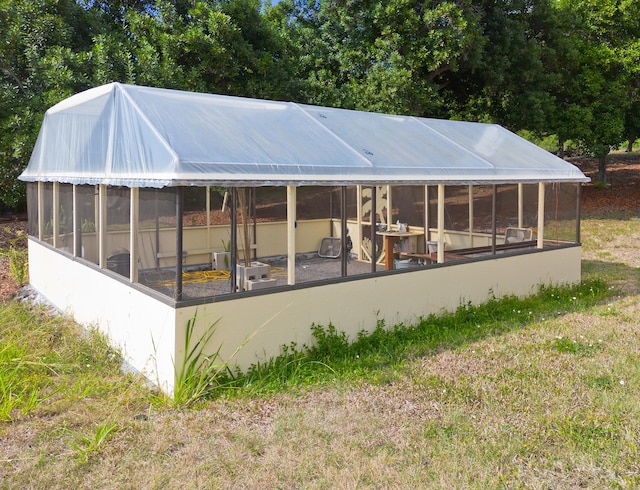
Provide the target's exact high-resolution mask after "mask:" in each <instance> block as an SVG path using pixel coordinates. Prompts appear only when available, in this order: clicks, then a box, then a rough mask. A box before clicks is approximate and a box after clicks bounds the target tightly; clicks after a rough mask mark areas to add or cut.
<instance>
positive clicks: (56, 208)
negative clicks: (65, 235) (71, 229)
mask: <svg viewBox="0 0 640 490" xmlns="http://www.w3.org/2000/svg"><path fill="white" fill-rule="evenodd" d="M52 212H53V213H52V219H53V248H58V245H59V244H58V241H59V239H58V229H59V227H60V183H59V182H54V183H53V209H52Z"/></svg>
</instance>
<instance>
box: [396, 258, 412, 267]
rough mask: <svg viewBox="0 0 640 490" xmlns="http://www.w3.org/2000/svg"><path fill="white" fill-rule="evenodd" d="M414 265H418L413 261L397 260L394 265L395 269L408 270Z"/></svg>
mask: <svg viewBox="0 0 640 490" xmlns="http://www.w3.org/2000/svg"><path fill="white" fill-rule="evenodd" d="M414 265H416V263H415V262H414V261H413V260H411V259H395V260H394V264H393V266H394V269H408V268H409V267H413V266H414Z"/></svg>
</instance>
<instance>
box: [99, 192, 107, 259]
mask: <svg viewBox="0 0 640 490" xmlns="http://www.w3.org/2000/svg"><path fill="white" fill-rule="evenodd" d="M98 203H99V205H100V206H99V208H100V209H99V211H98V221H99V226H98V265H99V266H100V268H101V269H104V268H105V267H106V266H107V186H106V185H104V184H100V185H99V186H98Z"/></svg>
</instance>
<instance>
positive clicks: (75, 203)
mask: <svg viewBox="0 0 640 490" xmlns="http://www.w3.org/2000/svg"><path fill="white" fill-rule="evenodd" d="M71 212H72V214H73V220H72V223H73V224H72V227H73V228H72V230H73V234H72V236H73V249H72V253H73V256H74V257H78V256H80V255H81V253H80V250H78V237H77V236H76V235H77V234H78V233H82V230H80V226H78V225H79V224H80V223H78V221H80V216H79V214H80V212H79V210H78V186H77V185H76V184H73V194H72V204H71Z"/></svg>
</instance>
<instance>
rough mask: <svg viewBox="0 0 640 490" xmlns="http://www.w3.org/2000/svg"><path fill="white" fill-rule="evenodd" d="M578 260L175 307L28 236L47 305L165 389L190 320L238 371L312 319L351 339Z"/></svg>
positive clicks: (522, 260) (513, 288) (517, 287)
mask: <svg viewBox="0 0 640 490" xmlns="http://www.w3.org/2000/svg"><path fill="white" fill-rule="evenodd" d="M580 257H581V249H580V247H570V248H559V249H549V250H545V251H543V252H539V253H532V254H524V255H518V256H511V257H504V256H501V257H500V258H497V259H491V260H483V261H477V262H471V261H469V262H460V263H458V264H455V265H454V264H451V265H449V264H447V266H444V267H433V268H425V269H422V270H411V271H410V272H406V273H400V274H393V273H392V274H388V275H381V276H377V277H368V278H366V279H361V280H356V281H349V282H342V283H335V284H329V285H324V286H317V287H308V288H301V289H293V290H288V291H278V292H270V293H269V294H264V295H257V296H250V297H245V298H240V299H234V300H227V301H219V302H214V303H206V304H201V305H199V306H197V307H196V306H190V307H183V308H177V309H176V308H173V307H172V306H169V305H167V304H165V303H163V302H161V301H158V300H156V299H154V298H153V297H152V296H150V295H147V294H145V293H144V292H142V291H139V290H137V289H135V288H132V287H131V286H130V285H129V284H128V283H126V282H123V281H121V280H118V279H116V277H115V275H112V274H108V273H106V272H101V271H98V270H96V269H95V268H93V267H89V266H87V265H86V264H84V263H82V262H80V261H77V260H73V259H71V258H69V257H68V256H65V255H63V254H61V253H59V252H56V251H55V250H52V249H51V248H49V247H47V246H45V245H42V244H40V243H39V242H37V241H34V240H30V243H29V271H30V272H29V273H30V280H31V284H32V285H33V287H34V288H35V289H37V290H38V291H39V292H40V293H42V294H43V295H44V296H45V297H46V298H48V299H49V301H51V302H52V303H53V304H54V305H55V306H57V307H58V308H59V309H60V310H62V311H63V312H66V313H68V314H69V315H71V316H72V317H73V318H74V319H75V320H76V321H78V322H80V323H82V324H85V325H88V326H95V327H97V328H98V329H99V330H100V331H102V332H104V333H105V334H106V335H107V336H108V338H109V339H110V341H111V342H112V344H113V345H115V346H117V347H119V348H120V349H121V351H122V353H123V355H124V356H125V358H126V360H127V361H128V362H129V363H131V364H132V365H133V366H134V367H135V368H136V369H138V370H140V371H141V372H143V373H144V374H145V375H146V376H147V377H148V378H149V379H151V380H152V381H154V382H157V383H158V384H159V386H160V387H161V388H162V389H163V390H164V391H165V392H167V393H172V391H173V386H174V376H175V372H174V361H175V362H176V363H177V364H179V363H180V362H181V360H182V357H183V356H184V352H183V346H184V332H185V327H186V325H187V322H188V320H189V319H190V318H192V317H194V316H195V317H196V318H197V321H196V331H195V333H194V338H195V339H197V338H199V337H200V336H201V335H203V334H204V332H205V330H206V329H207V328H208V327H209V326H210V325H213V324H215V327H214V328H215V333H214V335H213V337H212V338H211V341H210V343H209V344H208V346H207V351H208V353H209V354H212V353H214V352H216V351H217V350H218V349H220V354H221V357H222V359H223V360H224V361H228V362H230V363H232V364H236V365H238V366H239V367H240V368H242V369H246V368H248V367H249V366H250V365H251V364H255V363H257V362H264V361H266V360H268V359H270V358H272V357H274V356H277V355H278V354H280V352H281V347H282V346H283V345H289V344H290V343H291V342H296V343H297V344H298V345H301V344H305V343H307V344H308V343H310V342H312V341H313V338H312V336H311V329H310V327H311V325H312V324H314V323H315V324H321V325H324V326H327V325H329V324H330V323H331V324H333V325H334V326H335V327H336V328H337V329H338V330H339V331H344V332H346V333H347V334H348V335H349V337H350V338H355V336H356V335H357V334H358V332H360V331H362V330H369V331H370V330H372V329H374V328H375V327H376V325H377V323H378V321H379V320H384V322H385V324H386V325H387V326H389V327H391V326H393V325H395V324H397V323H399V322H404V323H411V322H414V321H415V320H416V319H418V318H420V317H422V316H426V315H429V314H431V313H438V312H441V311H442V310H443V309H444V310H453V309H455V308H457V307H458V306H459V305H460V304H462V303H466V302H469V301H470V302H472V303H474V304H478V303H482V302H484V301H486V300H487V299H488V298H489V296H490V295H492V294H493V295H494V296H496V297H502V296H504V295H508V294H516V295H518V296H526V295H529V294H532V293H535V292H536V291H537V289H538V287H539V285H541V284H554V285H555V284H565V283H576V282H579V281H580Z"/></svg>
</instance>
